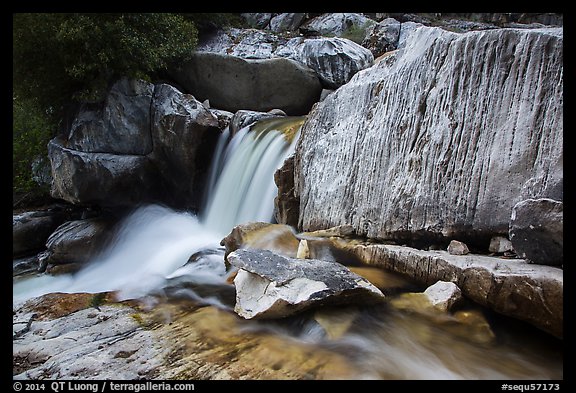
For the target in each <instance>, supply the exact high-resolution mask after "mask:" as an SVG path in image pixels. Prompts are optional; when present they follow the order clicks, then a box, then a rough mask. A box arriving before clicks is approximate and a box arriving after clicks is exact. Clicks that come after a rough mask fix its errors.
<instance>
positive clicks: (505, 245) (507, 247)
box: [488, 236, 514, 254]
mask: <svg viewBox="0 0 576 393" xmlns="http://www.w3.org/2000/svg"><path fill="white" fill-rule="evenodd" d="M488 251H490V252H494V253H496V254H503V253H505V252H508V251H514V247H512V242H511V241H510V240H508V238H507V237H504V236H494V237H492V239H490V245H489V246H488Z"/></svg>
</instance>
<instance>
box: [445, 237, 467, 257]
mask: <svg viewBox="0 0 576 393" xmlns="http://www.w3.org/2000/svg"><path fill="white" fill-rule="evenodd" d="M448 252H449V253H450V254H451V255H466V254H469V253H470V250H469V249H468V246H467V245H466V243H462V242H460V241H458V240H452V241H450V244H448Z"/></svg>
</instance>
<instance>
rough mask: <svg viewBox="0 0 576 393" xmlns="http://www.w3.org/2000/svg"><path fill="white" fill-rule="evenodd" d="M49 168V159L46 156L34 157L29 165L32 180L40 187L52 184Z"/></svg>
mask: <svg viewBox="0 0 576 393" xmlns="http://www.w3.org/2000/svg"><path fill="white" fill-rule="evenodd" d="M50 169H51V167H50V160H49V159H48V157H47V156H42V157H37V158H35V159H34V161H32V164H31V165H30V170H31V172H32V180H34V182H35V183H36V184H38V185H39V186H41V187H47V188H49V187H50V185H51V184H52V172H51V171H50Z"/></svg>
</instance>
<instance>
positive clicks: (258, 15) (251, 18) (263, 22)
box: [240, 12, 272, 29]
mask: <svg viewBox="0 0 576 393" xmlns="http://www.w3.org/2000/svg"><path fill="white" fill-rule="evenodd" d="M240 16H242V17H243V18H244V20H246V22H247V23H248V24H249V25H250V26H251V27H254V28H256V29H264V28H266V27H267V26H268V25H269V23H270V20H271V19H272V14H271V13H265V12H253V13H243V14H240Z"/></svg>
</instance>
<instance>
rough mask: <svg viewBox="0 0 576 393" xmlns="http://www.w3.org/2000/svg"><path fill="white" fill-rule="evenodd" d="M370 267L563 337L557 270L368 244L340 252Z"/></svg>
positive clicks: (560, 279) (520, 261)
mask: <svg viewBox="0 0 576 393" xmlns="http://www.w3.org/2000/svg"><path fill="white" fill-rule="evenodd" d="M344 249H346V250H347V251H350V252H352V253H353V254H354V255H356V256H358V257H359V258H360V259H361V260H363V261H365V262H366V263H371V264H374V265H377V266H380V267H383V268H386V269H389V270H391V271H393V272H396V273H400V274H404V275H406V276H409V277H411V278H412V279H414V280H416V281H418V282H420V283H422V284H425V285H432V284H434V283H436V282H437V281H439V280H440V281H447V282H453V283H455V284H456V285H457V286H458V287H459V288H460V290H461V291H462V295H464V296H465V297H467V298H469V299H471V300H473V301H475V302H477V303H479V304H481V305H483V306H486V307H489V308H491V309H493V310H494V311H496V312H499V313H501V314H504V315H507V316H510V317H513V318H517V319H520V320H522V321H525V322H528V323H530V324H532V325H534V326H536V327H538V328H540V329H542V330H544V331H546V332H548V333H550V334H552V335H554V336H556V337H559V338H562V337H563V320H564V314H563V303H564V302H563V299H564V296H563V288H564V274H563V271H562V269H559V268H556V267H552V266H545V265H535V264H530V263H528V261H526V260H524V259H505V258H496V257H489V256H484V255H476V254H468V255H450V254H449V253H448V252H447V251H442V250H439V251H423V250H417V249H414V248H410V247H402V246H392V245H382V244H368V245H350V246H348V247H344Z"/></svg>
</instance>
